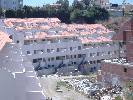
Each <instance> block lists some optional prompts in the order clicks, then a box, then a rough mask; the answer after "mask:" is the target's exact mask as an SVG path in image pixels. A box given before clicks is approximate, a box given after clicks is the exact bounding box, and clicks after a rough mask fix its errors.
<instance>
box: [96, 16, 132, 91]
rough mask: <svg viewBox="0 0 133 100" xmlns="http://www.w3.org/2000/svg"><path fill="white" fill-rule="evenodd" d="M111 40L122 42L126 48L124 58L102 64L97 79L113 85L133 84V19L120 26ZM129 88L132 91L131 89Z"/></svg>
mask: <svg viewBox="0 0 133 100" xmlns="http://www.w3.org/2000/svg"><path fill="white" fill-rule="evenodd" d="M113 39H114V40H115V41H123V43H124V44H125V47H126V58H125V59H123V58H119V59H114V60H105V61H104V62H102V65H101V70H100V73H99V75H98V79H99V80H100V81H104V82H105V83H109V84H112V83H115V84H116V85H118V84H120V85H123V83H125V82H133V73H132V72H133V18H131V19H130V20H129V21H127V22H125V23H124V24H123V25H122V26H121V28H120V30H119V33H118V34H116V35H114V37H113ZM107 76H108V78H107ZM108 79H109V80H108ZM131 84H132V83H131ZM130 88H132V90H133V87H130Z"/></svg>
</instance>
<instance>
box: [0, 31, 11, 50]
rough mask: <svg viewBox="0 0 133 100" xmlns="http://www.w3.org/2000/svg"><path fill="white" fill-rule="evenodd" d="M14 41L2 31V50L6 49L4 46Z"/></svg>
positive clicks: (0, 32)
mask: <svg viewBox="0 0 133 100" xmlns="http://www.w3.org/2000/svg"><path fill="white" fill-rule="evenodd" d="M11 41H12V40H11V39H10V38H9V36H8V35H7V34H6V33H4V32H2V31H0V50H1V49H2V48H3V47H4V45H5V44H6V43H7V42H11Z"/></svg>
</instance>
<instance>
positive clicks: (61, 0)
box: [56, 0, 69, 10]
mask: <svg viewBox="0 0 133 100" xmlns="http://www.w3.org/2000/svg"><path fill="white" fill-rule="evenodd" d="M56 4H61V8H63V9H65V10H67V9H68V8H69V1H68V0H58V1H57V2H56Z"/></svg>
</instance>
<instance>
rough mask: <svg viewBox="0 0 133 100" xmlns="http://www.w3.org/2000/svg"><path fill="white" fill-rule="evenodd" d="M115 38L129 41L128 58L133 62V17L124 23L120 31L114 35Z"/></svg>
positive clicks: (127, 46)
mask: <svg viewBox="0 0 133 100" xmlns="http://www.w3.org/2000/svg"><path fill="white" fill-rule="evenodd" d="M113 39H114V40H123V41H125V42H127V43H126V50H127V59H128V61H129V62H133V18H132V19H131V20H129V21H128V22H126V23H124V24H123V25H122V27H121V28H120V30H119V33H118V34H116V35H114V36H113Z"/></svg>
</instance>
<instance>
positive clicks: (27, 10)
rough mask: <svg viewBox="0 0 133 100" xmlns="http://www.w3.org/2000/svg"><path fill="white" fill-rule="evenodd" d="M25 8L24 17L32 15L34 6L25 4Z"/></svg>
mask: <svg viewBox="0 0 133 100" xmlns="http://www.w3.org/2000/svg"><path fill="white" fill-rule="evenodd" d="M23 10H24V17H27V18H29V17H32V11H33V8H32V7H31V6H24V7H23Z"/></svg>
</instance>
